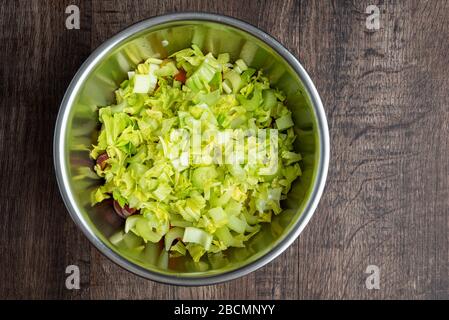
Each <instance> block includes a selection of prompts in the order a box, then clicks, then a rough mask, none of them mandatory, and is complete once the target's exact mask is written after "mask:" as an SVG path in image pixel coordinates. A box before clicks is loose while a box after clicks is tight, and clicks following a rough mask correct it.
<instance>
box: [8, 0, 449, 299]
mask: <svg viewBox="0 0 449 320" xmlns="http://www.w3.org/2000/svg"><path fill="white" fill-rule="evenodd" d="M372 3H374V4H378V5H379V8H380V9H381V16H380V26H381V28H380V30H378V31H370V30H368V29H367V28H366V26H365V20H366V17H367V14H365V9H366V7H367V6H368V5H369V4H372ZM69 4H77V5H78V6H79V8H80V11H81V29H80V30H67V29H66V28H65V25H64V23H65V18H66V14H65V13H64V11H65V8H66V6H68V5H69ZM186 10H189V11H207V12H216V13H222V14H226V15H229V16H233V17H237V18H240V19H243V20H245V21H247V22H249V23H252V24H254V25H256V26H257V27H260V28H261V29H263V30H265V31H267V32H269V33H270V34H272V35H273V36H274V37H276V38H278V39H279V40H280V41H281V42H282V43H283V44H284V45H285V46H286V47H287V48H288V49H289V50H291V51H292V52H293V54H294V55H296V56H297V57H299V59H300V61H301V62H302V64H303V65H304V66H305V68H306V69H307V70H308V71H309V73H310V75H311V77H312V79H313V80H314V82H315V84H316V86H317V88H318V90H319V92H320V94H321V97H322V99H323V102H324V105H325V109H326V113H327V116H328V121H329V128H330V133H331V148H332V152H331V161H330V169H329V177H328V181H327V187H326V190H325V193H324V196H323V198H322V200H321V202H320V205H319V207H318V209H317V211H316V213H315V215H314V217H313V219H312V220H311V221H310V223H309V225H308V226H307V227H306V229H305V230H304V232H303V233H302V234H301V235H300V237H299V239H298V240H297V241H296V242H295V243H294V244H293V245H292V246H291V247H290V248H289V249H288V250H287V251H286V252H285V253H284V254H282V255H281V256H280V257H279V258H278V259H276V260H275V261H274V262H272V263H270V264H268V265H267V266H265V267H264V268H262V269H260V270H258V271H256V272H253V273H251V274H250V275H248V276H246V277H243V278H240V279H238V280H234V281H231V282H227V283H223V284H220V285H214V286H207V287H195V288H189V287H175V286H168V285H163V284H158V283H155V282H151V281H146V280H143V279H141V278H139V277H137V276H134V275H133V274H131V273H129V272H127V271H124V270H122V269H121V268H119V267H118V266H116V265H115V264H113V263H112V262H110V261H109V260H108V259H106V258H105V257H103V256H102V255H101V254H100V253H99V252H98V251H97V250H96V249H94V248H93V247H92V246H91V245H90V244H89V242H88V241H87V240H86V238H85V237H84V236H83V235H82V234H81V232H80V231H79V230H78V229H77V228H76V227H75V224H74V223H73V222H72V221H71V219H70V217H69V215H68V213H67V211H66V209H65V207H64V204H63V203H62V200H61V197H60V195H59V191H58V189H57V186H56V181H55V177H54V173H53V163H52V135H53V129H54V122H55V119H56V113H57V111H58V108H59V103H60V101H61V99H62V96H63V94H64V91H65V89H66V87H67V86H68V84H69V82H70V80H71V78H72V76H73V75H74V73H75V72H76V70H77V68H78V67H79V66H80V65H81V63H82V62H83V61H84V59H85V58H86V57H87V56H88V55H89V53H90V52H91V51H92V50H93V49H94V48H95V47H97V46H98V45H99V44H101V43H102V42H103V41H104V40H106V39H107V38H109V37H110V36H112V35H113V34H115V33H116V32H118V31H120V30H121V29H123V28H125V27H127V26H129V25H130V24H132V23H134V22H136V21H138V20H141V19H144V18H147V17H151V16H155V15H158V14H162V13H166V12H174V11H178V12H179V11H186ZM448 17H449V2H447V1H443V0H437V1H435V0H428V1H376V0H372V1H355V0H354V1H336V0H335V1H329V0H320V1H318V0H317V1H312V0H310V1H242V0H226V1H206V0H204V1H193V0H192V1H173V0H169V1H162V0H161V1H144V0H142V1H132V0H119V1H81V0H64V1H52V0H43V1H37V0H33V1H30V0H22V1H12V0H3V1H1V4H0V63H1V67H0V73H1V82H0V93H1V96H0V97H1V100H0V105H1V112H0V160H1V163H0V179H1V187H0V190H1V191H0V201H1V209H2V210H1V213H0V248H1V251H0V298H9V299H12V298H33V299H34V298H67V299H78V298H86V299H88V298H120V299H122V298H136V299H142V298H145V299H156V298H162V299H178V298H187V299H215V298H224V299H251V298H263V299H272V298H275V299H278V298H287V299H310V298H331V299H340V298H345V299H348V298H362V299H375V298H386V299H393V298H406V299H410V298H413V299H422V298H446V299H448V298H449V267H448V265H449V231H448V229H449V218H448V215H449V108H448V105H449V93H448V89H449V80H448V75H449V58H448V57H449V42H448V39H449V22H448V19H449V18H448ZM70 264H76V265H78V266H79V267H80V270H81V280H82V281H81V289H80V290H74V291H69V290H67V289H66V288H65V285H64V283H65V277H66V275H65V272H64V271H65V268H66V266H67V265H70ZM368 265H377V266H379V268H380V289H379V290H367V289H366V287H365V279H366V277H367V275H366V274H365V269H366V267H367V266H368Z"/></svg>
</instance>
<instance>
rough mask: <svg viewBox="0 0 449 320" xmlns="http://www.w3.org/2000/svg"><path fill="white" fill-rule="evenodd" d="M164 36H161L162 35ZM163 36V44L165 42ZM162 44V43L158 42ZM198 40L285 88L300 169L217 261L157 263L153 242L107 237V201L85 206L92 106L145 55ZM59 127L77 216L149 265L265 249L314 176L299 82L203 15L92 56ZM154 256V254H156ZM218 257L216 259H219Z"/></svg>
mask: <svg viewBox="0 0 449 320" xmlns="http://www.w3.org/2000/svg"><path fill="white" fill-rule="evenodd" d="M163 40H165V41H163ZM166 41H167V42H168V44H167V43H166ZM163 43H164V44H167V45H166V46H164V45H163ZM192 44H196V45H198V46H199V47H200V48H202V49H203V51H205V52H212V53H214V54H215V55H216V54H219V53H223V52H228V53H230V55H231V57H232V59H233V60H236V59H238V58H242V59H243V60H244V61H245V62H246V63H247V64H248V65H250V66H251V67H254V68H257V69H262V70H263V72H264V74H265V75H266V76H268V77H269V79H270V81H271V83H272V85H273V86H274V87H276V88H279V89H281V90H282V91H283V92H284V93H285V94H286V95H287V105H288V107H289V108H290V110H291V111H292V113H293V115H294V121H295V130H296V133H297V135H298V138H297V141H296V142H297V143H296V146H295V148H296V151H299V152H301V154H302V156H303V161H302V162H301V167H302V171H303V175H302V176H301V177H300V178H299V179H298V180H297V181H296V182H295V183H294V185H293V188H292V190H291V192H290V193H289V196H288V199H287V200H285V201H284V203H283V206H284V208H285V211H284V212H282V213H281V214H280V215H279V216H276V217H274V219H273V221H272V223H271V224H266V225H264V227H263V229H262V231H261V232H260V233H259V234H258V235H256V236H255V237H254V238H252V239H251V240H250V241H249V242H248V243H247V246H246V247H245V248H233V249H229V250H227V251H226V253H225V254H226V260H225V263H214V261H209V260H208V259H206V258H205V259H204V261H202V262H201V263H193V262H192V261H191V259H186V258H176V259H172V260H173V261H170V263H169V267H168V268H164V267H160V265H159V264H158V259H155V258H154V256H155V255H154V252H153V251H154V250H159V249H158V248H156V249H155V247H152V248H149V249H145V250H144V251H141V252H133V251H132V250H126V249H123V248H121V249H120V248H117V247H115V246H114V245H113V244H111V243H110V242H109V240H108V239H109V237H110V236H111V235H112V234H114V233H115V232H116V231H117V230H119V229H120V228H122V227H123V222H122V221H121V220H120V219H119V218H117V216H116V214H115V213H114V212H113V209H112V206H111V204H110V203H104V204H101V205H97V206H95V207H91V205H90V193H91V191H92V190H93V189H94V188H95V187H96V186H97V185H98V184H99V180H98V179H95V174H94V173H93V171H92V167H93V161H92V160H91V159H90V158H89V149H90V146H91V145H92V144H93V143H95V139H96V135H97V130H98V120H97V117H98V113H97V106H105V105H109V104H111V103H113V102H114V94H113V93H114V90H115V89H117V87H118V86H119V84H120V83H121V82H122V81H123V80H124V79H126V78H127V71H130V70H132V69H133V68H135V66H136V65H137V64H138V63H140V62H142V61H144V60H145V59H146V58H148V57H161V58H164V57H166V56H168V55H170V54H171V53H173V52H175V51H177V50H180V49H183V48H187V47H190V46H191V45H192ZM69 108H70V112H69V115H68V118H67V119H68V121H67V128H66V131H65V133H66V134H65V137H64V140H65V152H66V154H65V159H66V167H67V168H68V172H66V174H67V176H68V181H69V188H70V191H71V193H72V195H73V197H74V199H75V201H76V203H77V206H78V209H79V210H80V212H81V213H82V218H83V219H84V220H85V223H86V224H87V225H88V226H89V228H90V229H91V230H92V231H93V232H94V234H95V235H96V236H97V237H98V238H99V239H100V240H101V241H102V242H103V243H104V244H105V245H106V246H107V247H109V248H110V249H111V250H112V251H114V252H116V253H118V254H119V255H120V256H122V257H125V258H126V259H127V260H128V261H130V262H132V263H134V264H136V265H138V266H140V267H142V268H144V269H147V270H149V271H152V272H157V273H161V274H166V275H167V274H169V275H172V276H181V277H205V276H210V275H215V274H221V273H223V272H226V271H230V270H234V269H236V268H239V267H242V266H243V265H247V264H249V263H251V262H252V261H255V260H256V259H258V258H260V257H262V256H263V255H265V254H266V253H267V252H269V251H270V250H271V249H272V248H273V247H274V246H276V244H277V243H279V241H281V240H282V239H283V238H284V237H285V236H286V235H287V234H288V233H289V231H290V230H291V229H292V227H293V226H294V225H295V223H297V222H298V220H299V218H300V216H301V214H302V213H303V211H304V207H305V205H306V203H307V201H308V199H309V197H310V194H311V190H312V187H313V185H314V183H315V177H316V174H317V167H318V162H319V157H320V154H319V150H320V148H319V139H318V129H317V128H318V124H317V120H316V114H315V111H314V109H313V107H312V104H311V102H310V97H309V96H308V93H307V91H306V90H305V87H304V85H303V83H302V81H301V79H300V78H299V76H298V75H297V74H296V73H295V71H294V70H293V69H292V67H291V66H290V65H289V64H288V63H287V62H286V60H285V59H283V58H282V57H281V56H280V55H279V54H278V53H277V52H276V51H275V50H274V49H272V48H271V47H270V46H268V45H267V44H265V43H264V42H263V41H261V40H259V39H258V38H256V37H254V36H252V35H251V34H249V33H247V32H245V31H243V30H240V29H238V28H235V27H232V26H228V25H223V24H219V23H216V22H205V21H177V22H167V23H164V24H161V25H158V26H155V27H152V28H149V29H146V30H143V31H141V32H138V33H137V34H134V35H133V36H131V37H129V38H127V39H125V40H123V41H121V42H120V43H118V44H117V45H115V46H114V48H112V49H111V50H109V51H108V52H107V53H106V54H105V55H104V56H103V57H102V59H100V61H97V62H96V64H95V66H93V68H92V69H91V71H90V72H89V74H88V75H87V76H86V78H85V79H84V81H83V83H82V84H81V86H80V87H79V88H78V90H77V92H76V96H75V98H74V99H73V103H72V104H71V105H70V106H69ZM156 256H157V255H156ZM221 262H223V261H221Z"/></svg>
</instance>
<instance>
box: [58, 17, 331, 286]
mask: <svg viewBox="0 0 449 320" xmlns="http://www.w3.org/2000/svg"><path fill="white" fill-rule="evenodd" d="M175 21H176V22H182V21H185V22H188V21H208V22H213V23H219V24H224V25H228V26H231V27H234V28H237V29H239V30H241V31H243V32H246V33H249V34H250V35H252V36H254V37H256V38H258V39H259V40H261V41H263V42H264V43H265V44H267V45H268V46H270V47H271V48H272V49H274V50H275V51H276V52H277V53H278V54H279V55H280V56H281V57H282V58H283V59H285V60H286V61H287V62H288V63H289V65H290V66H291V67H292V69H293V70H294V71H295V72H296V73H297V75H298V76H299V78H300V79H301V81H302V82H303V84H304V87H305V89H306V90H307V93H308V95H309V97H310V100H311V102H312V107H313V109H314V111H315V116H316V120H317V123H318V138H319V143H320V158H319V162H318V168H317V176H316V178H315V181H314V185H313V189H312V192H311V193H310V195H309V199H308V201H307V204H306V206H304V211H303V213H302V214H301V216H300V217H299V219H298V220H297V221H296V222H295V225H294V226H293V227H292V228H291V229H290V232H289V233H288V234H286V235H284V236H283V239H281V240H280V241H278V243H277V244H276V246H274V247H273V248H272V249H271V250H270V251H269V252H267V253H265V254H264V255H263V256H261V257H259V258H258V259H256V260H255V261H252V262H250V263H248V264H247V265H244V266H242V267H240V268H237V269H235V270H231V271H228V272H224V273H222V274H216V275H210V276H206V277H178V276H173V275H166V274H162V273H157V272H154V271H151V270H148V269H145V268H143V267H141V266H139V265H137V264H135V263H133V262H131V261H129V260H127V259H126V258H125V257H123V256H121V255H119V254H117V253H116V252H114V251H113V250H111V249H110V248H109V247H107V246H106V245H105V244H104V243H103V242H102V241H101V240H100V239H99V238H98V237H97V236H96V235H95V233H94V232H93V231H92V230H91V228H90V227H89V226H88V225H87V223H86V221H84V219H83V218H82V214H81V212H80V210H79V209H78V206H77V204H76V201H75V199H74V197H73V194H72V193H71V191H70V187H69V181H68V179H69V178H68V175H67V172H68V169H67V168H66V159H65V158H64V155H65V146H66V144H65V137H66V129H67V128H66V127H67V119H68V116H69V113H70V106H71V105H72V103H73V102H74V99H75V97H76V94H77V93H78V90H79V89H80V87H81V85H82V83H83V81H84V80H85V78H86V77H87V75H89V73H90V71H91V70H92V69H93V68H94V67H95V66H96V65H97V63H98V62H99V61H100V60H101V59H102V58H103V57H104V56H105V55H106V54H108V53H109V52H110V50H111V49H113V48H115V47H116V45H118V44H119V43H121V42H122V41H124V40H126V39H127V38H129V37H131V36H133V35H134V34H136V33H138V32H140V31H143V30H145V29H149V28H152V27H155V26H157V25H160V24H165V23H167V22H175ZM329 150H330V145H329V129H328V125H327V119H326V114H325V111H324V108H323V104H322V102H321V98H320V96H319V94H318V92H317V90H316V88H315V85H314V84H313V82H312V80H311V79H310V77H309V75H308V74H307V72H306V71H305V69H304V68H303V67H302V66H301V64H300V63H299V61H298V60H297V59H296V58H295V57H294V56H293V55H292V54H291V53H290V52H289V51H288V50H287V49H286V48H285V47H284V46H283V45H281V44H280V43H279V42H278V41H277V40H275V39H274V38H273V37H271V36H270V35H268V34H267V33H265V32H264V31H262V30H260V29H258V28H256V27H254V26H252V25H250V24H248V23H246V22H244V21H241V20H238V19H236V18H232V17H228V16H224V15H217V14H211V13H203V12H185V13H171V14H166V15H160V16H156V17H152V18H149V19H146V20H142V21H140V22H137V23H135V24H133V25H131V26H129V27H128V28H126V29H124V30H123V31H121V32H119V33H118V34H116V35H115V36H113V37H111V38H110V39H108V40H106V41H105V42H104V43H103V44H101V45H100V46H99V47H98V48H97V49H96V50H95V51H94V52H92V53H91V55H90V56H89V57H88V58H87V59H86V61H85V62H84V63H83V64H82V65H81V67H80V68H79V70H78V72H77V73H76V74H75V76H74V77H73V79H72V81H71V82H70V84H69V86H68V88H67V90H66V93H65V95H64V97H63V100H62V102H61V105H60V109H59V112H58V117H57V120H56V126H55V132H54V141H53V160H54V166H55V172H56V178H57V182H58V187H59V190H60V192H61V195H62V198H63V200H64V203H65V205H66V207H67V209H68V211H69V213H70V216H71V217H72V219H73V221H74V222H75V223H76V225H77V226H78V227H79V228H80V229H81V230H82V232H83V233H84V235H85V236H86V237H87V238H88V239H89V241H90V242H91V243H92V244H93V245H94V246H95V247H96V248H97V249H98V250H99V251H100V252H101V253H103V254H104V255H105V256H107V257H108V258H109V259H111V260H112V261H113V262H115V263H116V264H118V265H119V266H121V267H122V268H124V269H126V270H128V271H131V272H133V273H134V274H136V275H139V276H141V277H144V278H147V279H150V280H154V281H157V282H161V283H166V284H174V285H188V286H190V285H211V284H216V283H220V282H224V281H229V280H233V279H236V278H239V277H242V276H244V275H246V274H248V273H251V272H253V271H255V270H257V269H259V268H261V267H262V266H264V265H266V264H267V263H269V262H271V261H272V260H273V259H275V258H276V257H277V256H279V255H280V254H281V253H282V252H284V251H285V250H286V249H287V248H288V247H289V246H290V245H291V244H292V243H293V242H294V241H295V240H296V238H298V236H299V234H300V233H301V232H302V230H303V229H304V228H305V226H306V225H307V223H308V222H309V220H310V218H311V217H312V215H313V213H314V211H315V209H316V207H317V205H318V202H319V200H320V198H321V195H322V193H323V189H324V185H325V182H326V177H327V171H328V166H329V153H330V151H329Z"/></svg>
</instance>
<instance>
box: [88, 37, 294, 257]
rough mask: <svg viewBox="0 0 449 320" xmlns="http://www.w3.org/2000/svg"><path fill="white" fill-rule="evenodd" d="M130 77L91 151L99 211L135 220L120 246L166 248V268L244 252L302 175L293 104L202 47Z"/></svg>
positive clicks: (239, 65)
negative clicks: (182, 260)
mask: <svg viewBox="0 0 449 320" xmlns="http://www.w3.org/2000/svg"><path fill="white" fill-rule="evenodd" d="M128 76H129V79H128V80H125V81H124V82H123V83H122V84H121V85H120V88H119V89H118V90H116V92H115V96H116V104H115V105H111V106H107V107H101V108H100V109H99V121H100V122H101V130H100V132H99V136H98V141H97V144H96V145H94V146H93V149H92V150H91V157H92V158H93V159H94V160H96V161H97V164H96V165H95V171H96V173H97V174H98V175H99V176H100V177H102V178H104V183H103V184H102V185H101V186H100V187H99V188H97V189H96V190H95V191H94V192H93V193H92V205H95V204H97V203H99V202H102V201H103V200H105V199H109V198H112V199H113V200H114V201H116V204H117V205H118V208H119V214H120V215H121V216H123V217H125V218H126V223H125V227H124V231H122V232H120V233H119V234H116V235H114V236H113V238H111V242H112V243H114V244H117V243H119V242H120V241H125V240H126V241H127V244H128V247H130V248H135V249H136V250H143V249H144V248H145V244H149V243H158V242H162V243H163V246H164V248H165V250H163V252H162V253H161V255H160V256H159V257H158V259H157V261H156V262H155V263H157V264H159V265H167V264H168V262H167V261H168V259H169V257H178V256H185V255H190V256H191V257H192V259H193V260H194V261H195V262H198V261H199V260H200V259H201V257H202V256H203V255H204V254H205V253H216V254H220V255H225V254H226V253H225V252H224V251H225V250H226V249H228V248H229V247H244V246H245V242H246V241H247V240H248V239H250V238H251V237H252V236H254V235H255V234H256V233H257V232H259V230H260V228H261V223H269V222H270V221H271V218H272V215H273V214H279V213H281V211H282V208H281V201H282V200H283V199H285V198H286V195H287V193H288V192H289V190H290V188H291V184H292V183H293V181H294V180H295V179H296V178H297V177H298V176H300V175H301V168H300V166H299V161H300V160H301V155H300V154H299V153H296V152H294V150H293V142H294V140H295V138H296V135H295V133H294V130H293V126H294V123H293V120H292V117H291V112H290V111H289V110H288V109H287V107H286V106H285V104H284V100H285V97H284V96H283V94H282V93H281V92H280V91H278V90H276V89H273V88H271V87H270V83H269V81H268V79H267V78H266V77H264V76H263V74H262V72H261V71H257V70H255V69H253V68H250V67H248V66H247V64H246V63H245V62H244V61H243V60H241V59H239V60H237V61H235V63H233V64H232V63H230V57H229V54H226V53H225V54H220V55H219V56H218V57H214V56H213V55H212V54H211V53H208V54H203V52H201V50H200V49H199V48H198V47H196V46H195V45H194V46H192V48H188V49H184V50H181V51H178V52H176V53H174V54H173V55H171V56H170V57H168V58H167V59H164V60H160V59H155V58H150V59H148V60H147V61H145V62H144V63H142V64H139V65H138V66H137V68H136V70H134V71H131V72H129V73H128ZM197 130H199V131H200V132H201V135H200V136H198V134H197V132H198V131H197ZM264 130H265V131H264ZM262 131H264V133H263V134H262V133H261V132H262ZM270 143H271V144H273V143H275V144H276V149H274V150H275V153H274V154H273V153H269V152H271V151H272V149H270V148H271V147H270V148H269V147H268V146H267V145H270ZM195 146H196V147H198V148H197V149H195ZM198 150H199V151H198ZM229 154H230V156H228V155H229ZM145 250H147V251H148V250H150V251H151V250H153V249H151V248H150V249H145ZM164 252H165V253H164ZM217 261H218V260H217ZM217 261H215V262H214V263H216V264H218V262H217Z"/></svg>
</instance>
